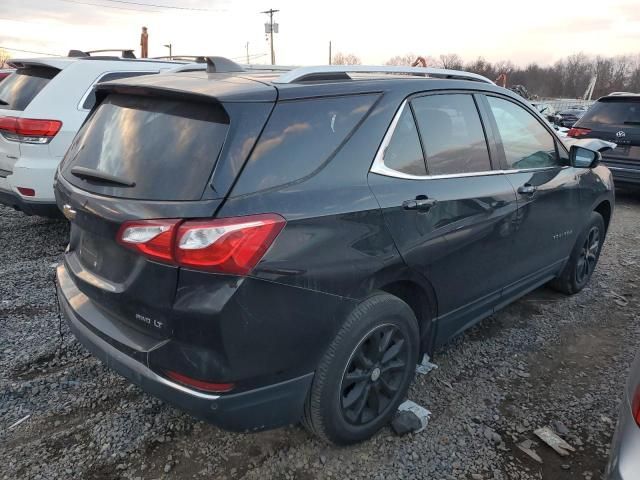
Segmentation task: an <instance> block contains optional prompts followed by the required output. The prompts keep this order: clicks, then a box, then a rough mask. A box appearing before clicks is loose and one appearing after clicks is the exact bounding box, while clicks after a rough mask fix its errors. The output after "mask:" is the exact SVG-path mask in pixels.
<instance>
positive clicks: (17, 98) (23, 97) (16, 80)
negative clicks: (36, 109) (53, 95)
mask: <svg viewBox="0 0 640 480" xmlns="http://www.w3.org/2000/svg"><path fill="white" fill-rule="evenodd" d="M58 72H60V70H58V69H56V68H49V67H28V68H21V69H19V70H17V71H16V72H15V73H13V74H11V75H9V76H8V77H7V78H5V79H4V80H3V81H2V83H0V108H2V109H5V110H20V111H22V110H24V109H25V108H27V106H28V105H29V103H31V100H33V99H34V98H35V96H36V95H38V93H40V91H41V90H42V89H43V88H44V87H45V86H46V85H47V84H48V83H49V81H50V80H51V79H52V78H53V77H55V76H56V75H57V74H58Z"/></svg>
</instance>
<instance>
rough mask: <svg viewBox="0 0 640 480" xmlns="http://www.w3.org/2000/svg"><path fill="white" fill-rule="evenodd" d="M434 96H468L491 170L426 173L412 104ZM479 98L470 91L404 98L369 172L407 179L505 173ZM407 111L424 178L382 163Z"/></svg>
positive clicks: (430, 93)
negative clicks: (407, 110) (418, 146)
mask: <svg viewBox="0 0 640 480" xmlns="http://www.w3.org/2000/svg"><path fill="white" fill-rule="evenodd" d="M434 95H468V96H470V97H471V99H472V100H473V102H474V104H475V107H476V113H477V114H478V119H479V120H480V125H481V126H482V131H483V134H484V139H485V144H486V146H487V154H488V156H489V166H490V170H483V171H479V172H464V173H446V174H437V175H431V174H429V164H428V159H427V156H426V155H425V148H424V143H423V141H422V135H421V134H420V128H419V127H418V122H417V121H416V116H415V112H414V110H413V107H412V105H411V101H412V100H413V99H415V98H422V97H430V96H434ZM478 96H479V95H478V92H475V91H469V90H438V91H436V92H417V93H414V94H412V95H409V96H408V97H406V98H405V99H404V100H403V101H402V103H401V104H400V106H399V107H398V110H397V111H396V113H395V115H394V116H393V119H392V121H391V124H390V125H389V128H388V129H387V131H386V133H385V135H384V137H383V139H382V142H381V143H380V147H378V151H377V152H376V155H375V157H374V160H373V164H372V165H371V168H370V169H369V171H370V172H371V173H376V174H379V175H384V176H387V177H395V178H404V179H407V180H430V179H438V178H460V177H482V176H487V175H499V174H502V173H504V171H503V170H502V162H501V160H500V157H496V154H497V153H499V150H498V148H497V147H496V145H494V144H492V143H493V142H494V141H495V139H494V138H493V135H494V133H493V132H492V131H490V129H489V128H487V127H488V126H487V124H486V119H485V118H484V117H483V114H482V108H481V107H482V105H481V102H480V99H479V98H477V97H478ZM484 101H486V100H484ZM406 108H409V109H410V110H411V116H412V118H413V123H414V125H415V128H416V131H417V133H418V139H419V140H420V148H421V149H422V158H423V160H424V162H425V169H426V172H427V174H426V175H412V174H409V173H404V172H400V171H398V170H394V169H393V168H390V167H388V166H386V165H385V163H384V153H385V150H386V149H387V147H388V146H389V143H390V142H391V138H392V137H393V134H394V132H395V129H396V126H397V125H398V122H399V121H400V117H401V116H402V114H403V112H404V110H405V109H406Z"/></svg>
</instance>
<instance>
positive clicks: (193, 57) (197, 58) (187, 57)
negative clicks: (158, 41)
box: [153, 55, 207, 63]
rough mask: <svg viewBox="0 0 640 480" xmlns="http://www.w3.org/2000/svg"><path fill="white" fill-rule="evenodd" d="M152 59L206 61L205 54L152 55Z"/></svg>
mask: <svg viewBox="0 0 640 480" xmlns="http://www.w3.org/2000/svg"><path fill="white" fill-rule="evenodd" d="M153 60H180V61H184V62H194V63H207V56H206V55H171V56H169V55H164V56H161V57H153Z"/></svg>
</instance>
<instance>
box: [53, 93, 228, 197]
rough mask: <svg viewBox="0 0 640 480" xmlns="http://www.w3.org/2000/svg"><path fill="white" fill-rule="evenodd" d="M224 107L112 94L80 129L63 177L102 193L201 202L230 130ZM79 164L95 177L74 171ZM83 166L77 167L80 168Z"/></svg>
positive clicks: (68, 157) (67, 158)
mask: <svg viewBox="0 0 640 480" xmlns="http://www.w3.org/2000/svg"><path fill="white" fill-rule="evenodd" d="M228 124H229V120H228V117H227V115H226V113H225V112H224V110H223V109H222V107H221V106H220V105H217V104H213V103H206V104H205V103H193V102H185V101H175V100H168V99H158V98H150V97H136V96H129V95H110V96H109V97H107V99H106V100H105V101H104V102H103V103H102V104H101V105H100V106H99V107H98V108H97V109H96V111H95V113H94V114H93V115H92V117H91V118H90V119H89V120H88V121H87V123H85V125H84V126H83V127H82V128H81V129H80V131H79V132H78V134H77V136H76V138H75V139H74V141H73V143H72V145H71V147H70V148H69V151H68V152H67V156H66V158H65V163H64V168H63V175H64V177H65V178H66V179H67V180H69V181H70V182H71V183H73V184H74V185H76V186H78V187H80V188H83V189H85V190H88V191H91V192H95V193H99V194H102V195H108V196H115V197H124V198H135V199H140V200H169V201H171V200H198V199H200V198H201V197H202V193H203V191H204V189H205V187H206V184H207V181H208V179H209V177H210V175H211V172H212V170H213V167H214V165H215V163H216V160H217V158H218V155H219V154H220V151H221V149H222V144H223V143H224V139H225V136H226V134H227V129H228ZM74 167H80V169H84V171H85V172H86V171H93V172H95V173H96V177H100V176H105V177H107V178H109V177H115V178H116V179H119V180H121V181H122V183H123V184H129V185H131V186H123V185H122V184H121V185H118V184H116V183H114V182H110V181H101V180H99V179H98V178H96V177H93V178H87V176H86V175H83V176H78V175H77V174H76V175H74V173H73V170H74ZM77 171H78V169H76V172H77Z"/></svg>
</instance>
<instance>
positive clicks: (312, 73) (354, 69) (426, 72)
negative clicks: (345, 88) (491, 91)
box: [274, 65, 494, 85]
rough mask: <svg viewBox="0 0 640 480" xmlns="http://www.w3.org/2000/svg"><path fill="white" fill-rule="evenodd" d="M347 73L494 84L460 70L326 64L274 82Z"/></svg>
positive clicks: (287, 75) (341, 76) (334, 77)
mask: <svg viewBox="0 0 640 480" xmlns="http://www.w3.org/2000/svg"><path fill="white" fill-rule="evenodd" d="M347 73H384V74H398V73H399V74H403V75H415V76H422V77H431V78H452V79H456V80H474V81H477V82H484V83H489V84H492V85H494V83H493V82H492V81H491V80H489V79H488V78H486V77H483V76H482V75H478V74H476V73H471V72H463V71H459V70H445V69H440V68H425V67H397V66H367V65H324V66H315V67H300V68H296V69H294V70H291V71H290V72H287V73H285V74H283V75H280V77H279V78H278V79H276V80H275V81H274V83H296V82H304V81H312V80H333V79H344V77H345V75H346V74H347Z"/></svg>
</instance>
